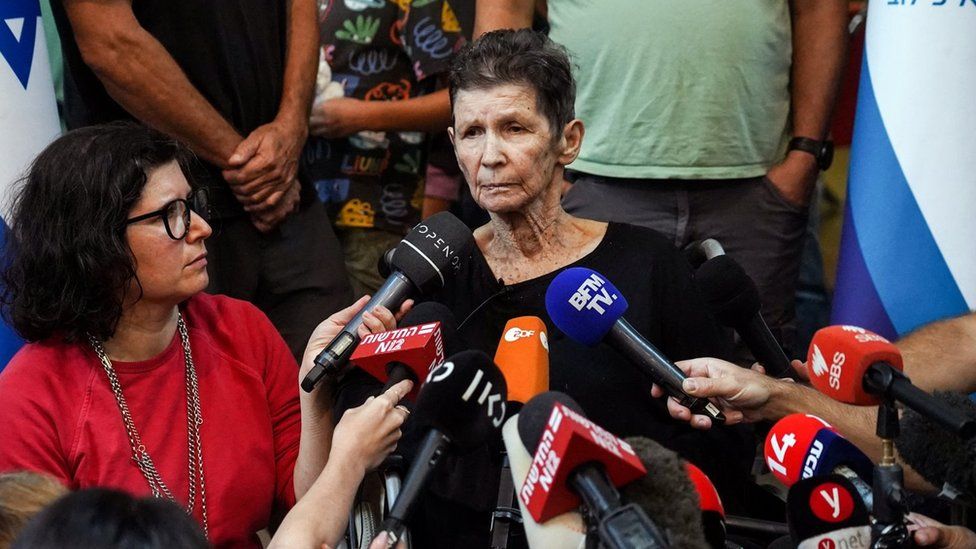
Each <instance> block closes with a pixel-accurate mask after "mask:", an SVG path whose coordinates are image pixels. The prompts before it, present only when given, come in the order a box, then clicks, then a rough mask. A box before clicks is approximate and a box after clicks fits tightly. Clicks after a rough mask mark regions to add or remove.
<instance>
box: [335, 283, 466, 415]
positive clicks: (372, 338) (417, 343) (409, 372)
mask: <svg viewBox="0 0 976 549" xmlns="http://www.w3.org/2000/svg"><path fill="white" fill-rule="evenodd" d="M456 345H457V331H456V330H455V323H454V314H453V313H451V310H450V309H448V308H447V307H446V306H444V305H442V304H440V303H435V302H432V301H428V302H425V303H420V304H418V305H416V306H415V307H414V308H413V309H411V310H410V312H408V313H407V314H406V315H405V316H404V317H403V320H402V321H401V322H400V327H399V328H396V329H394V330H388V331H386V332H381V333H378V334H368V335H366V336H365V337H363V340H362V341H361V342H360V343H359V346H358V347H356V351H355V352H353V354H352V356H351V357H350V358H349V361H350V362H352V363H353V364H355V365H356V366H358V367H360V368H361V369H363V370H365V371H366V373H368V374H369V375H371V376H373V377H374V378H376V379H378V380H379V381H381V382H383V383H385V384H386V388H384V390H386V389H387V388H389V387H392V386H393V385H395V384H397V383H399V382H400V381H402V380H404V379H409V380H411V381H413V389H412V390H411V392H410V394H409V395H407V398H409V399H410V400H416V397H417V393H418V392H419V391H420V381H422V380H424V379H426V378H427V374H429V373H430V371H431V370H433V369H434V368H435V367H436V366H438V365H440V364H442V363H443V362H444V358H445V353H451V354H453V353H454V352H455V351H456V349H455V347H456Z"/></svg>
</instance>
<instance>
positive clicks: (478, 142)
mask: <svg viewBox="0 0 976 549" xmlns="http://www.w3.org/2000/svg"><path fill="white" fill-rule="evenodd" d="M449 131H450V133H451V138H452V140H453V142H454V150H455V152H456V153H457V158H458V164H459V165H460V166H461V171H462V172H463V173H464V177H465V179H466V180H467V181H468V186H469V187H470V188H471V195H472V196H473V197H474V199H475V201H476V202H477V203H478V205H480V206H481V207H482V208H484V209H486V210H488V211H489V212H496V213H506V212H514V211H519V210H521V209H522V208H523V207H524V206H525V205H527V204H529V203H530V202H532V201H534V200H536V199H537V198H538V197H539V196H540V195H541V194H542V193H543V192H544V191H546V190H547V189H548V188H549V187H550V185H551V184H552V183H553V174H554V172H555V169H556V166H557V162H558V160H559V158H560V155H561V153H562V151H560V150H559V145H558V142H556V143H554V142H553V139H552V135H553V134H552V132H553V131H560V129H558V128H557V129H551V128H549V121H548V119H547V118H546V117H545V116H543V114H542V113H541V112H539V110H538V108H537V107H536V97H535V90H533V89H532V88H529V87H527V86H521V85H515V84H506V85H502V86H496V87H494V88H489V89H475V90H461V91H458V92H457V95H456V96H455V98H454V127H453V128H451V129H450V130H449Z"/></svg>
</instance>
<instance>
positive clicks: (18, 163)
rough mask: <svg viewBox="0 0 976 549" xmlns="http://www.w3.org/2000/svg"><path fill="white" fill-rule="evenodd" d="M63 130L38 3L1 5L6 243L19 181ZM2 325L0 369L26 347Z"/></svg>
mask: <svg viewBox="0 0 976 549" xmlns="http://www.w3.org/2000/svg"><path fill="white" fill-rule="evenodd" d="M60 131H61V127H60V125H59V122H58V109H57V104H56V103H55V100H54V84H53V82H52V80H51V67H50V65H49V63H48V57H47V45H46V44H45V42H44V28H43V26H42V24H41V8H40V4H39V3H38V0H0V215H2V217H3V223H2V224H0V239H2V238H3V237H4V236H5V235H6V231H7V229H8V225H7V220H8V216H9V207H10V197H11V192H12V190H13V188H14V185H15V183H16V182H17V180H18V179H19V178H20V177H21V175H23V172H24V170H25V169H26V168H27V166H28V165H29V164H30V162H31V160H33V159H34V157H35V156H37V153H39V152H41V150H42V149H43V148H44V147H46V146H47V145H48V143H50V142H51V141H53V140H54V138H56V137H57V136H58V134H59V133H60ZM22 343H23V342H22V341H21V340H20V339H19V338H17V336H16V335H15V334H14V333H13V331H12V330H10V328H9V327H8V326H6V325H4V324H2V323H0V369H3V367H4V366H5V365H6V364H7V361H8V360H9V359H10V357H11V356H13V354H14V353H15V352H17V349H19V348H20V346H21V345H22Z"/></svg>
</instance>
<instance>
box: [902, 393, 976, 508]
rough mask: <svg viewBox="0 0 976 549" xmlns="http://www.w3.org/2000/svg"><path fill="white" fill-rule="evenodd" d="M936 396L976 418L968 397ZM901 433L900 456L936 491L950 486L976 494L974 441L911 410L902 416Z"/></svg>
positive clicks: (975, 451)
mask: <svg viewBox="0 0 976 549" xmlns="http://www.w3.org/2000/svg"><path fill="white" fill-rule="evenodd" d="M933 396H934V397H935V398H936V399H937V400H939V401H940V402H941V403H942V404H945V405H946V406H948V407H949V408H952V409H954V410H956V411H958V412H961V413H962V414H964V415H965V416H966V417H969V418H976V404H974V403H973V401H972V400H971V399H970V398H969V396H968V395H964V394H961V393H952V392H947V391H936V392H935V393H934V394H933ZM900 431H901V433H900V435H899V436H898V438H897V439H896V440H895V446H896V447H897V448H898V454H899V455H900V456H901V458H902V460H903V461H904V462H905V463H907V464H908V465H911V466H912V468H913V469H915V470H916V471H917V472H918V474H920V475H922V477H923V478H924V479H925V480H927V481H929V482H930V483H931V484H933V485H934V486H935V487H936V488H941V487H942V486H943V484H946V483H948V484H950V485H951V486H953V487H954V488H955V489H957V490H961V491H962V492H964V493H967V494H969V495H970V496H973V495H976V482H974V480H976V478H974V474H976V471H974V468H976V448H974V442H972V441H968V442H967V441H963V440H962V439H960V438H959V437H958V436H956V435H955V434H952V433H950V432H948V431H946V430H945V429H943V428H942V427H941V426H939V425H938V424H936V423H935V422H934V421H932V420H930V419H929V418H927V417H926V416H924V415H922V414H919V413H918V412H916V411H915V410H913V409H911V408H908V407H906V408H905V410H904V413H903V414H902V417H901V429H900Z"/></svg>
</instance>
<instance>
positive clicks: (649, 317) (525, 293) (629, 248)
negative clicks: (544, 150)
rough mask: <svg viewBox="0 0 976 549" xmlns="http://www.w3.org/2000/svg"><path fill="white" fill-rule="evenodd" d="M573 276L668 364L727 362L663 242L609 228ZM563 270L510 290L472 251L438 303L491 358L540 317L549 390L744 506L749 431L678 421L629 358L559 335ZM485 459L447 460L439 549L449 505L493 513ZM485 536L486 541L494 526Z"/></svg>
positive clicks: (723, 337) (646, 232) (685, 267)
mask: <svg viewBox="0 0 976 549" xmlns="http://www.w3.org/2000/svg"><path fill="white" fill-rule="evenodd" d="M566 267H586V268H589V269H593V270H594V271H597V272H598V273H600V274H602V275H604V276H605V277H606V278H607V279H608V280H609V281H610V282H612V283H613V284H614V285H615V286H616V287H617V288H618V289H619V290H620V292H621V293H622V294H623V295H624V296H625V297H626V298H627V301H628V303H629V305H630V306H629V308H628V310H627V312H626V313H625V315H624V317H625V318H626V319H627V321H628V322H630V323H631V324H632V325H633V326H634V328H635V329H636V330H637V331H639V332H640V333H641V334H643V335H644V336H645V337H646V338H647V339H648V340H649V341H650V342H651V343H652V344H654V345H655V346H656V347H657V348H658V349H660V350H661V352H662V353H664V354H665V356H667V357H669V358H670V359H671V360H683V359H688V358H695V357H703V356H712V357H726V356H728V354H729V351H730V348H731V339H730V337H729V334H728V333H727V332H725V331H724V330H723V329H721V328H719V326H718V325H717V323H716V322H715V321H714V320H713V319H712V317H711V316H710V314H709V312H708V310H707V309H706V305H705V303H704V301H703V299H702V297H701V296H700V295H699V292H698V289H697V287H696V286H695V284H694V281H693V278H692V272H691V267H690V265H689V264H688V263H687V261H686V260H685V258H684V256H683V255H682V254H681V253H680V252H678V250H676V249H675V248H674V246H673V245H672V244H671V243H670V242H669V241H668V240H667V239H666V238H665V237H664V236H663V235H661V234H660V233H658V232H656V231H653V230H650V229H646V228H642V227H635V226H632V225H624V224H619V223H610V224H609V226H608V228H607V232H606V235H605V236H604V238H603V240H602V241H601V243H600V244H599V245H598V246H597V247H596V249H594V250H593V251H592V252H591V253H589V254H587V255H586V256H584V257H583V258H581V259H579V260H577V261H575V262H573V263H572V264H569V265H567V266H566ZM560 271H562V269H558V270H557V271H555V272H552V273H549V274H546V275H543V276H540V277H538V278H534V279H531V280H527V281H524V282H520V283H517V284H511V285H504V284H502V283H501V282H500V281H499V280H497V279H496V276H495V274H494V273H493V272H492V271H491V268H490V267H489V266H488V264H487V262H486V261H485V259H484V257H483V256H482V255H481V253H480V252H479V251H478V250H477V248H475V249H474V251H473V252H472V255H471V257H470V258H468V260H467V261H465V262H464V263H463V265H462V267H461V271H460V273H459V275H458V276H457V277H456V278H455V279H453V280H451V281H449V282H448V285H447V286H446V287H445V289H444V290H443V291H442V292H441V293H439V294H438V295H435V296H433V299H435V300H437V301H440V302H442V303H444V304H446V305H447V306H448V307H449V308H450V309H451V310H452V311H453V312H454V314H455V316H456V318H457V319H458V322H459V323H461V326H460V328H459V333H460V335H461V337H462V339H463V340H464V342H465V343H466V345H467V346H468V347H469V348H474V349H480V350H483V351H485V352H487V353H488V354H490V355H493V354H494V352H495V349H496V347H497V346H498V341H499V339H500V337H501V336H502V331H503V329H504V327H505V324H506V323H507V322H508V321H509V320H510V319H512V318H515V317H518V316H526V315H535V316H538V317H539V318H541V319H542V320H543V321H544V322H545V323H546V325H547V327H548V331H549V345H550V361H549V363H550V370H549V381H550V388H551V389H552V390H557V391H562V392H564V393H566V394H568V395H570V396H571V397H573V398H574V399H575V400H576V401H577V402H579V404H580V405H581V406H582V407H583V409H584V410H585V411H586V414H587V416H588V417H589V418H590V419H591V420H593V421H594V422H596V423H597V424H599V425H601V426H603V427H604V428H606V429H608V430H609V431H611V432H613V433H615V434H617V435H618V436H622V437H624V436H646V437H649V438H652V439H654V440H657V441H658V442H660V443H662V444H664V445H665V446H668V447H670V448H672V449H674V450H676V451H677V452H679V453H680V454H681V455H682V456H684V457H686V458H687V459H689V460H690V461H692V462H694V463H695V464H697V465H698V466H699V467H701V468H702V469H703V470H704V471H705V472H706V474H708V475H709V477H710V478H711V479H712V481H713V482H714V483H715V484H716V486H717V487H718V489H719V491H720V492H721V493H723V498H724V499H725V502H726V506H727V507H731V508H733V509H734V508H735V507H738V505H737V504H736V502H735V501H734V500H736V499H739V498H741V495H740V494H741V491H742V482H743V481H744V479H745V478H746V476H747V474H748V468H749V466H750V465H751V456H752V451H753V446H752V438H751V436H749V433H748V430H743V429H741V428H734V429H732V428H725V429H713V430H711V431H708V432H703V431H697V430H693V429H691V428H690V427H689V426H688V425H687V424H686V423H684V422H679V421H677V420H673V419H671V417H670V416H669V415H668V413H667V410H666V407H665V402H664V400H663V399H655V398H652V397H651V395H650V392H651V384H650V382H649V381H648V380H647V379H645V378H644V377H643V376H642V375H641V374H640V373H639V372H638V370H637V369H636V368H635V367H634V366H632V365H631V364H630V363H629V362H628V361H627V360H626V359H625V358H624V357H623V356H622V355H620V354H619V353H617V352H616V351H615V350H613V349H612V348H611V347H609V346H608V345H605V344H602V343H601V344H600V345H598V346H596V347H594V348H590V347H586V346H584V345H581V344H579V343H576V342H575V341H572V340H570V339H569V338H568V337H567V336H565V335H564V334H563V333H562V332H560V331H559V330H558V329H557V328H556V327H555V326H554V325H553V323H552V321H551V320H550V318H549V315H548V314H547V313H546V307H545V294H546V289H547V288H548V286H549V283H550V282H551V281H552V280H553V278H555V277H556V275H557V274H558V273H559V272H560ZM487 459H488V456H487V452H486V455H483V456H480V457H479V456H477V455H475V456H469V457H466V458H464V459H458V460H448V462H447V463H445V464H444V465H445V466H446V467H445V471H444V472H443V474H439V475H438V478H437V479H435V481H434V483H433V486H432V491H433V492H434V494H436V496H435V498H434V501H432V502H430V504H428V505H426V506H425V507H426V508H425V511H426V513H425V514H426V515H427V519H428V520H427V521H425V522H427V524H428V525H430V523H431V520H433V519H436V517H437V516H440V520H438V521H437V523H438V524H437V532H436V533H435V532H430V533H431V534H434V535H435V537H439V538H441V539H438V540H437V542H436V544H437V545H438V546H447V545H444V543H443V542H444V541H445V540H444V539H443V536H445V535H446V536H449V535H450V534H448V532H447V531H449V530H455V528H454V527H449V526H448V524H446V523H452V522H455V514H456V513H458V512H459V509H457V508H456V506H453V507H452V506H451V505H447V502H449V501H453V502H463V503H465V504H466V505H468V506H470V507H472V508H473V509H474V510H478V511H482V512H484V511H486V510H488V509H491V508H494V505H495V499H496V489H495V487H497V478H498V476H497V475H498V473H497V468H491V467H488V469H491V470H493V473H492V474H491V475H486V474H485V473H484V471H483V470H482V469H483V468H485V467H486V464H485V463H478V462H480V461H482V460H487ZM487 477H490V478H487ZM483 487H484V488H483ZM437 500H440V503H441V505H438V504H437ZM442 513H447V514H448V515H450V516H451V518H450V520H447V521H444V520H443V519H444V518H445V517H444V515H443V514H442ZM459 518H460V517H458V519H459ZM479 520H482V519H479ZM475 524H477V523H473V524H471V525H470V526H471V527H474V525H475ZM418 526H419V525H418ZM431 526H433V525H431ZM465 528H467V526H465V527H462V528H461V529H465ZM420 529H421V530H423V527H421V528H420ZM483 530H484V531H485V532H487V526H485V527H484V528H483ZM418 534H420V532H418ZM422 537H425V538H426V536H422ZM417 539H418V541H419V539H420V536H418V538H417ZM474 539H487V538H474ZM431 541H433V540H431ZM453 541H455V542H462V541H473V539H470V538H467V537H462V538H455V539H454V540H453ZM424 546H426V545H424ZM482 546H485V545H484V544H482Z"/></svg>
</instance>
